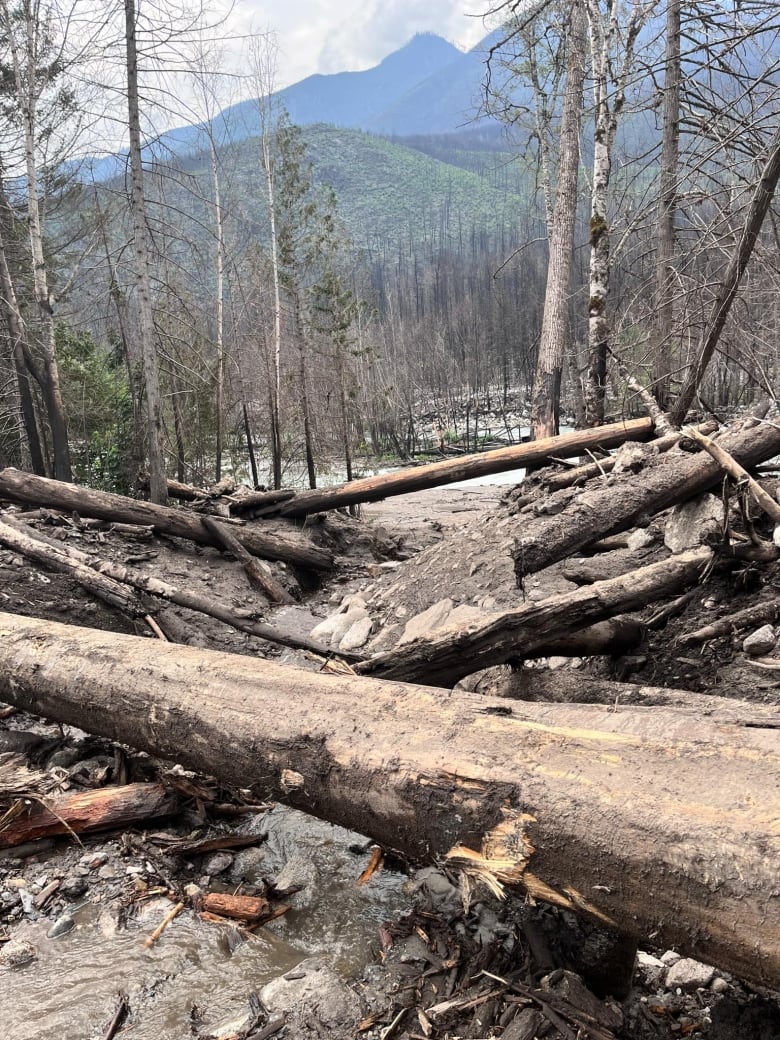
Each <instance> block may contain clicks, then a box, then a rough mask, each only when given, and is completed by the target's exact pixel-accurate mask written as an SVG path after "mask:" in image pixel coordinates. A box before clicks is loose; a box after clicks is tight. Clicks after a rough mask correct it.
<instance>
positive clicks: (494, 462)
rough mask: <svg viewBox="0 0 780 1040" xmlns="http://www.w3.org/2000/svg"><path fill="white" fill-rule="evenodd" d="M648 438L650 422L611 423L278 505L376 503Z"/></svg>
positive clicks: (293, 510) (286, 509)
mask: <svg viewBox="0 0 780 1040" xmlns="http://www.w3.org/2000/svg"><path fill="white" fill-rule="evenodd" d="M652 436H653V424H652V421H651V420H650V419H629V420H626V421H625V422H619V423H612V424H611V425H610V426H602V427H600V428H599V429H598V430H575V431H574V433H565V434H561V435H560V436H558V437H546V438H545V439H544V440H540V441H531V442H530V443H528V444H517V445H514V446H513V447H511V448H498V449H497V450H496V451H484V452H480V453H479V454H477V455H463V456H460V457H459V458H456V459H447V460H446V461H445V462H432V463H430V465H427V466H414V467H411V468H410V469H402V470H398V471H396V472H395V473H383V474H380V475H379V476H377V477H365V478H364V479H363V480H353V481H351V482H350V483H349V484H341V485H339V486H338V487H331V488H322V489H320V490H318V491H303V492H301V493H300V494H298V495H296V496H295V497H294V498H291V499H290V500H289V501H288V502H284V503H282V504H281V505H280V507H279V515H280V516H305V515H306V514H307V513H316V512H319V511H320V510H323V509H341V508H344V507H346V506H354V505H360V504H361V503H363V502H378V501H379V500H380V499H383V498H390V497H392V496H393V495H405V494H407V493H408V492H410V491H422V490H424V489H426V488H434V487H441V486H442V485H444V484H453V483H454V482H455V481H457V480H467V479H469V478H471V477H482V476H486V475H489V474H491V473H506V472H507V470H511V469H517V468H519V467H522V466H529V465H531V464H533V465H538V464H540V463H545V462H548V461H549V460H550V459H551V458H555V457H561V458H565V457H571V456H573V455H581V454H582V453H583V452H585V451H592V450H594V449H596V448H616V447H618V446H619V445H621V444H623V443H624V442H625V441H630V440H636V441H641V440H649V439H650V438H651V437H652Z"/></svg>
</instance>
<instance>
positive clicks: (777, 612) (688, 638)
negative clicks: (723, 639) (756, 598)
mask: <svg viewBox="0 0 780 1040" xmlns="http://www.w3.org/2000/svg"><path fill="white" fill-rule="evenodd" d="M778 618H780V600H779V599H772V600H769V601H768V602H766V603H757V604H756V605H755V606H753V607H748V608H747V609H746V610H739V611H737V612H736V613H734V614H729V615H728V616H727V617H724V618H719V619H718V620H717V621H712V622H710V624H709V625H705V626H704V627H703V628H697V629H696V631H695V632H687V633H685V635H682V636H680V639H679V642H680V646H697V645H698V644H699V643H706V642H708V641H709V640H710V639H719V638H720V636H727V635H730V634H732V633H735V632H744V631H745V629H747V628H750V627H751V626H752V625H763V624H767V623H769V622H772V621H777V620H778Z"/></svg>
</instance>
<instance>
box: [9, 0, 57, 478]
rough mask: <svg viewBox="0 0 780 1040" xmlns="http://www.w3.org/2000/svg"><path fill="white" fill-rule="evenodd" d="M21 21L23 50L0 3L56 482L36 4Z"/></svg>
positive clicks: (54, 388) (54, 381)
mask: <svg viewBox="0 0 780 1040" xmlns="http://www.w3.org/2000/svg"><path fill="white" fill-rule="evenodd" d="M20 13H21V16H22V19H23V32H24V40H23V49H22V48H20V46H19V40H18V38H17V36H16V33H15V31H14V26H15V23H16V22H17V18H16V16H15V15H14V13H13V12H11V11H10V10H9V6H8V3H7V0H0V15H2V21H3V25H4V27H5V34H6V40H7V43H8V49H9V53H10V56H11V66H12V71H13V77H14V89H15V91H16V103H17V105H18V107H19V114H20V116H21V119H22V124H23V128H24V159H25V176H26V180H27V184H26V193H27V220H28V224H29V234H30V253H31V257H32V276H33V292H34V295H35V303H36V309H37V315H38V321H39V323H40V329H41V335H40V350H41V358H42V373H41V374H42V377H43V380H42V384H41V389H42V391H43V395H44V400H45V403H46V414H47V417H48V420H49V426H50V427H51V438H52V455H53V462H54V476H55V477H56V479H58V480H68V481H69V480H71V479H72V472H71V462H70V446H69V444H68V423H67V418H66V415H65V404H64V402H63V399H62V390H61V388H60V375H59V366H58V364H57V346H56V338H55V328H54V309H53V306H52V299H51V293H50V290H49V277H48V270H47V266H46V258H45V255H44V247H43V219H42V217H41V207H40V203H39V199H38V169H37V164H36V150H37V137H38V99H39V90H40V88H39V80H40V78H41V70H40V69H39V68H38V57H39V55H38V47H37V40H38V39H39V35H40V32H41V31H42V27H41V26H40V24H39V22H38V17H39V11H38V5H37V4H36V3H32V2H31V0H24V2H23V4H22V6H21V10H20Z"/></svg>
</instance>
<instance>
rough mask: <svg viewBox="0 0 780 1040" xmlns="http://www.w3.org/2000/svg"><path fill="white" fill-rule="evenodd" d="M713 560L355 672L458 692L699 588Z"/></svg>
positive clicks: (513, 614)
mask: <svg viewBox="0 0 780 1040" xmlns="http://www.w3.org/2000/svg"><path fill="white" fill-rule="evenodd" d="M711 559H712V552H711V550H709V549H695V550H692V551H691V552H688V553H681V554H680V555H679V556H674V557H672V558H671V559H668V560H661V561H660V562H658V563H652V564H650V565H649V566H647V567H640V568H639V569H638V570H634V571H630V572H629V573H628V574H621V575H620V577H618V578H610V579H608V580H607V581H597V582H594V583H593V584H592V585H586V586H584V587H583V588H578V589H575V590H574V591H572V592H564V593H561V594H560V595H557V596H550V597H548V598H547V599H544V600H540V601H539V602H538V603H526V604H525V605H524V606H522V607H517V608H516V609H514V610H507V611H504V612H502V613H500V614H493V615H490V616H489V617H488V619H487V620H486V621H484V622H483V623H482V624H474V625H470V626H468V627H466V628H464V629H459V630H455V631H448V630H446V629H445V630H443V631H442V632H441V633H440V634H438V635H437V634H436V633H435V632H434V633H433V634H432V635H431V636H429V637H427V638H425V637H424V638H420V639H415V640H413V641H412V642H410V643H405V644H403V645H402V646H397V647H394V648H393V649H392V650H387V651H385V652H383V653H381V654H377V655H376V656H375V657H372V658H371V659H370V660H368V661H363V662H362V663H361V664H358V665H356V666H355V669H356V671H358V672H361V673H363V674H367V675H373V676H376V677H377V678H380V679H399V680H401V681H402V682H425V683H429V684H431V685H435V686H453V685H454V684H455V683H456V682H458V680H459V679H462V678H463V677H464V676H466V675H473V674H474V672H478V671H480V670H481V669H483V668H490V667H492V666H493V665H497V664H504V663H505V662H506V661H510V660H513V659H516V658H517V659H520V658H524V657H530V656H532V655H533V653H534V652H535V651H537V648H539V647H547V646H549V644H550V643H553V642H554V641H556V640H560V639H564V638H565V637H567V636H570V635H572V634H573V633H575V632H578V631H579V630H580V629H583V628H586V627H587V626H589V625H592V624H594V622H597V621H602V620H604V619H605V618H609V617H614V616H615V615H616V614H623V613H627V612H630V611H632V610H639V609H641V608H642V607H645V606H646V605H647V604H648V603H651V602H653V601H654V600H657V599H661V598H664V597H666V596H669V595H673V594H674V593H676V592H679V591H681V590H682V589H685V588H687V587H688V586H690V585H693V584H696V583H697V582H698V581H699V579H700V577H701V574H702V572H703V570H704V568H705V567H706V566H707V564H708V563H709V562H710V560H711Z"/></svg>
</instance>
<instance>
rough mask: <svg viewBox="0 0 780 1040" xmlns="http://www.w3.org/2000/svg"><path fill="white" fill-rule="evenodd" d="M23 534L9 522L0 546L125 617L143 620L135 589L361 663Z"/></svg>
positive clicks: (276, 639)
mask: <svg viewBox="0 0 780 1040" xmlns="http://www.w3.org/2000/svg"><path fill="white" fill-rule="evenodd" d="M25 528H26V525H25V524H22V523H19V522H14V521H13V520H10V519H9V518H5V520H4V521H0V545H7V546H8V547H9V548H12V549H14V550H15V551H16V552H18V553H21V554H22V555H23V556H26V557H28V558H29V559H31V560H35V561H36V563H40V564H42V565H43V566H44V567H50V568H52V569H53V570H56V571H60V572H62V573H65V574H69V575H70V576H71V577H72V578H73V579H74V580H75V581H77V582H78V583H79V584H80V585H82V586H83V587H84V588H86V589H88V590H89V591H90V592H91V593H93V595H96V596H98V597H99V598H100V599H102V600H103V601H104V602H106V603H109V604H110V605H111V606H114V607H118V608H119V609H120V610H122V611H124V612H125V613H127V614H128V615H129V616H130V617H145V616H146V615H147V614H148V609H147V607H146V606H145V605H144V604H142V603H141V602H140V601H139V600H138V598H137V597H136V596H134V595H133V593H132V592H131V590H130V588H128V587H127V586H131V587H132V588H135V589H138V590H139V591H140V592H146V593H148V594H149V595H150V596H155V597H157V598H159V599H164V600H168V601H169V602H171V603H176V604H178V605H179V606H180V607H186V608H187V609H188V610H194V611H196V612H197V613H199V614H206V615H207V616H208V617H213V618H215V619H216V620H217V621H221V622H222V623H223V624H225V625H229V626H230V627H231V628H235V629H237V630H238V631H239V632H245V633H246V634H247V635H250V636H255V637H256V638H258V639H264V640H266V641H267V642H269V643H278V644H279V645H280V646H287V647H290V648H291V649H293V650H306V651H309V652H311V653H315V654H318V655H319V656H321V657H340V658H342V659H343V660H345V661H360V660H362V658H361V657H360V656H359V655H357V654H351V653H348V652H346V651H341V650H334V649H331V648H329V647H327V646H325V645H324V644H323V643H318V642H317V641H316V640H314V639H308V638H306V637H305V636H298V635H295V634H293V633H291V632H284V631H282V630H280V629H278V628H275V627H274V626H273V625H266V624H264V623H263V622H260V621H251V620H248V619H246V618H242V617H239V616H238V615H237V614H235V613H234V612H233V611H232V610H231V609H230V607H227V606H225V604H224V603H220V602H219V600H215V599H211V598H209V597H207V596H203V595H200V594H199V593H197V592H193V591H192V590H191V589H182V588H178V587H177V586H175V585H172V584H171V583H170V582H167V581H163V580H162V579H161V578H156V577H154V575H151V574H139V573H136V572H135V571H132V570H129V569H128V568H127V567H124V566H123V565H122V564H121V563H115V562H114V561H112V560H103V559H101V558H100V557H98V556H94V555H90V554H88V553H85V552H82V551H81V550H80V549H76V548H74V547H73V546H70V545H65V544H64V543H62V542H54V541H52V540H51V539H49V538H46V537H45V536H44V535H42V534H40V532H38V531H34V530H32V529H31V528H29V529H27V530H25Z"/></svg>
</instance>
